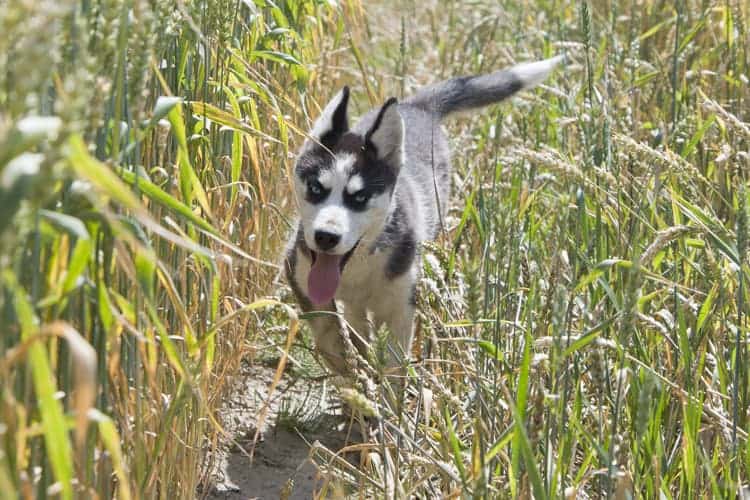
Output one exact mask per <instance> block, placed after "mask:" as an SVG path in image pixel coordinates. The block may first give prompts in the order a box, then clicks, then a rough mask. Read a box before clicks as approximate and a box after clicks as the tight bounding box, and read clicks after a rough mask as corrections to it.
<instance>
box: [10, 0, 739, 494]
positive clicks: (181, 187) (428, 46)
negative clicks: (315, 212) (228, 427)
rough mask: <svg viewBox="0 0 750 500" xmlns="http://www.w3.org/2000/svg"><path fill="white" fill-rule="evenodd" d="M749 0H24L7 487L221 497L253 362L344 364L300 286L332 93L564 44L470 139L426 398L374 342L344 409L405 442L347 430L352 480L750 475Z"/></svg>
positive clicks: (427, 277)
mask: <svg viewBox="0 0 750 500" xmlns="http://www.w3.org/2000/svg"><path fill="white" fill-rule="evenodd" d="M748 8H749V7H748V5H747V3H746V2H742V1H733V0H730V1H726V2H718V1H715V0H714V1H712V0H706V1H700V2H699V1H697V0H682V1H680V2H674V3H664V2H627V3H618V2H604V1H600V0H590V1H586V2H575V3H572V2H552V1H545V0H537V1H535V2H531V4H529V3H528V2H517V1H510V0H509V1H502V2H496V1H490V0H473V1H471V2H448V1H437V0H434V1H432V2H422V3H419V4H418V3H416V2H413V1H408V2H403V3H401V4H397V5H396V4H395V3H394V2H389V1H383V2H380V3H378V4H377V5H373V3H366V4H364V3H363V4H362V6H360V5H359V4H355V3H354V2H338V3H336V2H323V1H314V0H297V1H293V0H288V1H279V2H276V3H272V2H270V1H268V0H265V1H264V0H255V1H253V2H247V1H242V2H239V1H234V2H233V1H228V0H204V1H200V2H198V1H196V2H172V1H170V0H159V1H156V0H154V1H145V0H106V1H105V0H102V1H100V2H89V1H82V2H77V1H73V0H68V1H66V2H52V1H42V2H25V1H23V0H9V2H7V6H6V7H4V8H3V9H0V68H3V69H2V72H0V213H2V214H3V217H2V218H0V231H2V234H1V235H0V269H2V271H1V273H2V275H1V277H0V283H1V284H0V291H1V292H0V331H2V335H0V497H3V495H5V496H8V497H11V498H12V497H15V496H17V495H22V496H26V497H32V496H35V495H36V496H44V495H45V494H48V493H49V494H52V493H53V492H57V493H58V494H59V495H60V496H61V497H62V498H72V497H73V496H74V495H76V494H78V493H84V492H87V493H96V494H98V495H100V496H102V497H109V496H112V495H115V494H116V495H118V496H120V497H121V498H129V497H139V496H145V497H151V496H157V495H158V496H166V495H167V494H176V495H179V496H185V497H191V496H193V492H195V491H196V490H195V488H196V486H197V485H198V484H199V483H201V482H202V481H203V480H204V479H205V477H204V475H205V473H206V471H207V470H208V464H207V463H206V457H207V456H208V455H207V454H206V451H207V450H208V449H209V448H210V447H211V446H215V445H216V444H217V443H218V442H219V441H220V440H222V439H226V436H224V435H223V434H222V430H221V429H220V426H219V425H218V422H217V420H216V414H217V411H218V409H219V408H220V406H221V401H222V398H223V396H224V395H225V394H226V391H227V390H228V384H227V381H228V380H229V379H230V378H231V377H230V376H231V375H232V374H234V373H236V371H237V366H238V364H239V362H240V360H241V359H243V358H244V359H249V360H253V359H255V358H256V357H257V356H258V354H259V353H261V354H263V355H264V356H266V354H265V353H267V352H272V353H274V354H273V355H268V356H269V357H273V358H274V359H279V354H276V353H278V352H280V351H283V352H282V354H281V355H280V365H281V367H282V368H283V364H284V362H285V359H286V352H288V351H287V350H286V349H284V346H285V343H286V342H287V341H288V342H293V343H294V347H293V348H292V353H293V354H294V355H295V358H296V359H302V360H303V361H304V363H303V365H304V366H303V367H302V368H308V367H310V368H313V365H314V361H307V360H309V359H310V357H309V356H302V355H300V356H297V354H298V353H306V352H307V351H308V347H309V339H308V338H307V335H305V334H304V329H303V332H302V333H303V334H302V335H295V334H296V332H297V320H296V318H295V316H294V314H293V313H292V312H291V311H290V310H289V309H288V308H287V307H286V306H283V305H278V304H279V303H287V304H291V302H290V299H288V297H287V295H288V294H286V293H284V291H283V289H281V290H280V289H279V288H280V287H278V286H277V285H275V284H274V278H275V277H276V275H277V273H278V269H277V268H276V265H275V264H276V263H277V262H278V255H279V253H280V249H281V248H282V245H283V240H284V237H285V236H286V234H287V232H288V227H289V226H288V224H287V222H286V216H288V215H290V214H291V213H292V211H293V201H292V200H291V198H290V193H291V190H290V189H289V184H288V181H287V172H288V169H289V167H290V166H291V165H292V161H293V160H292V154H293V152H294V150H295V148H296V146H298V145H299V143H300V140H301V138H302V137H303V132H304V130H305V129H306V127H307V126H308V125H309V123H310V119H311V118H314V117H315V115H316V114H317V112H318V109H319V105H320V104H322V103H324V102H325V101H326V99H327V98H328V97H330V95H331V94H332V93H333V91H334V89H335V88H337V87H338V86H339V85H341V84H343V83H347V84H349V85H351V86H352V88H353V91H354V93H355V99H354V100H355V101H356V104H357V106H358V110H359V111H364V110H365V109H366V108H367V107H368V106H370V105H374V104H376V103H379V102H382V100H384V98H385V97H387V96H389V95H397V96H400V95H403V94H404V93H408V92H410V91H411V90H412V89H413V88H415V87H417V86H418V85H421V84H424V83H428V82H432V81H435V80H437V79H439V78H445V77H449V76H453V75H457V74H468V73H479V72H485V71H490V70H492V69H495V68H499V67H503V66H506V65H509V64H511V63H513V62H515V61H522V60H530V59H536V58H539V57H542V56H551V55H554V54H557V53H564V54H566V55H567V57H568V63H567V65H566V67H565V68H564V69H562V70H560V71H558V72H557V73H556V74H555V75H553V77H552V78H551V79H550V80H549V81H548V82H547V84H546V85H543V86H542V87H541V88H540V89H538V90H536V91H534V92H530V93H526V94H524V95H523V96H520V97H519V98H516V99H514V100H513V101H512V102H510V103H504V104H502V105H499V106H497V107H496V108H494V109H492V110H490V111H489V112H485V113H484V114H482V115H481V116H476V117H472V118H462V119H461V120H458V121H457V122H454V123H452V124H451V125H450V128H451V131H452V136H453V137H455V141H454V145H455V155H454V156H455V163H456V175H455V179H454V191H455V192H456V194H457V196H456V197H455V200H454V203H453V205H452V209H451V210H450V212H449V213H448V214H445V231H444V232H443V233H442V234H441V236H440V238H439V240H438V241H437V242H435V243H434V244H430V245H428V246H427V247H426V248H424V249H423V256H424V259H423V262H424V279H423V280H422V283H421V286H420V290H419V298H418V302H419V319H418V335H417V342H416V345H415V349H414V358H415V361H414V362H413V363H412V364H411V365H410V366H409V368H408V372H407V373H408V376H407V377H406V378H405V380H404V381H403V391H402V390H401V389H402V387H401V384H400V383H399V384H394V385H389V384H387V383H383V384H377V385H376V384H371V383H368V382H367V380H368V379H370V378H373V376H374V375H376V372H377V371H378V369H379V368H378V366H377V365H378V363H377V362H376V361H375V360H371V361H372V363H368V362H366V361H364V360H361V361H360V363H359V370H360V373H361V376H360V377H359V379H358V380H357V382H356V383H351V384H350V387H348V388H346V389H345V390H343V391H341V395H342V397H343V398H344V399H346V400H347V401H348V402H349V404H351V405H352V406H354V407H355V408H358V409H360V410H363V413H367V414H369V415H375V416H374V417H372V416H371V417H370V420H369V421H368V422H369V423H368V424H367V426H364V427H365V428H366V427H368V426H370V427H372V428H374V430H373V431H372V432H366V433H365V436H364V437H365V444H364V445H358V446H355V447H352V448H353V449H356V450H357V451H358V452H359V451H362V453H358V454H356V455H354V454H351V455H349V456H348V457H347V455H346V454H345V453H341V454H338V455H337V454H335V452H337V451H338V450H326V449H324V448H322V447H316V448H315V450H314V455H313V456H314V458H315V459H316V461H317V463H318V464H319V466H320V468H321V473H322V475H323V477H324V478H325V479H326V481H325V482H324V484H323V491H322V494H324V495H325V494H328V495H332V494H339V493H341V492H342V491H344V492H347V491H348V492H352V493H356V494H357V495H359V496H360V497H363V498H370V497H374V498H382V497H399V498H405V497H410V496H413V495H416V496H418V497H420V498H442V497H459V496H474V497H491V498H497V497H499V498H508V497H511V498H512V497H519V496H520V497H530V496H533V497H535V498H547V497H562V496H564V497H566V498H578V497H581V498H585V497H587V496H588V497H602V496H614V497H615V498H628V497H629V496H631V495H632V496H636V497H644V498H657V497H660V496H663V497H666V498H673V497H675V498H699V497H729V498H735V497H737V496H738V495H740V494H742V492H746V489H747V488H750V441H748V434H747V433H748V431H750V413H749V412H750V389H749V388H748V357H747V356H748V352H747V339H748V320H747V315H748V312H749V311H748V309H750V307H749V306H748V304H749V300H748V299H749V297H748V290H747V288H748V278H750V267H749V266H748V242H747V236H748V229H747V216H748V207H747V205H748V196H749V194H748V190H747V182H748V175H749V170H748V169H749V168H750V156H749V155H750V153H748V151H749V147H748V146H749V145H750V105H749V104H750V82H749V81H748V78H749V77H750V52H749V48H750V47H749V45H750V35H749V34H748V28H747V25H748V19H749V17H748V16H749V15H750V11H748ZM360 9H365V10H364V12H362V11H361V10H360ZM393 76H395V77H396V78H393ZM173 96H175V97H173ZM6 214H7V215H6ZM269 294H277V295H278V296H280V298H281V300H277V299H274V300H271V299H265V300H264V299H262V298H263V297H267V296H268V295H269ZM277 298H278V297H277ZM376 344H377V343H376ZM375 351H377V349H375ZM373 358H377V356H373ZM308 365H309V366H308ZM371 365H372V366H371ZM279 373H281V370H280V371H279ZM318 374H319V371H318V370H314V369H310V370H307V369H301V370H300V369H296V370H294V371H290V370H289V369H287V370H285V375H284V376H294V377H301V378H304V379H305V380H309V381H310V383H313V381H312V380H311V379H312V377H313V376H317V375H318ZM394 395H395V397H394ZM290 413H293V411H290ZM355 413H356V412H355ZM300 415H303V416H301V417H300V419H304V420H305V422H300V424H305V425H310V423H309V418H310V416H309V415H308V414H305V413H304V412H301V413H300ZM372 424H374V425H372ZM284 425H294V419H290V418H289V415H286V416H285V418H284ZM363 450H364V451H363ZM344 457H347V458H349V459H350V460H356V461H357V465H358V466H357V467H352V466H351V465H350V462H348V461H346V460H345V459H344ZM7 492H10V493H7ZM3 498H4V497H3Z"/></svg>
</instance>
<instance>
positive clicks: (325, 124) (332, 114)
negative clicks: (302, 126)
mask: <svg viewBox="0 0 750 500" xmlns="http://www.w3.org/2000/svg"><path fill="white" fill-rule="evenodd" d="M348 104H349V87H344V88H343V89H341V91H340V92H339V93H338V94H336V96H335V97H334V98H333V99H331V101H330V102H329V103H328V104H327V105H326V107H325V108H324V109H323V112H322V113H321V114H320V116H319V117H318V119H317V120H315V125H313V128H312V130H311V131H310V137H312V138H313V139H314V140H315V141H317V142H320V143H321V144H323V145H324V146H325V147H327V148H329V149H331V148H333V146H335V145H336V142H337V141H338V140H339V138H340V137H341V136H342V135H343V134H344V132H347V131H348V130H349V122H348V120H347V106H348Z"/></svg>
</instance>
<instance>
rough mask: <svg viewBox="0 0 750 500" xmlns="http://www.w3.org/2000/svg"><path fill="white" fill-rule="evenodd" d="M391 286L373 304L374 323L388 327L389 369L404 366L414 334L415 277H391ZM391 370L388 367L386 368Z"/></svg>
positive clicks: (387, 359) (387, 357) (409, 353)
mask: <svg viewBox="0 0 750 500" xmlns="http://www.w3.org/2000/svg"><path fill="white" fill-rule="evenodd" d="M393 284H394V286H393V287H392V288H389V289H388V293H387V295H384V296H383V297H381V300H379V301H377V303H375V304H374V305H373V314H374V316H375V324H376V325H377V326H378V328H380V326H382V325H385V326H386V327H388V331H389V336H388V352H387V355H386V368H388V369H393V368H396V367H400V366H403V365H404V362H405V361H406V360H408V359H409V357H410V355H411V342H412V338H413V336H414V315H415V312H416V303H415V295H414V294H415V286H416V277H415V276H402V277H400V278H398V279H397V280H394V283H393ZM389 371H392V370H389Z"/></svg>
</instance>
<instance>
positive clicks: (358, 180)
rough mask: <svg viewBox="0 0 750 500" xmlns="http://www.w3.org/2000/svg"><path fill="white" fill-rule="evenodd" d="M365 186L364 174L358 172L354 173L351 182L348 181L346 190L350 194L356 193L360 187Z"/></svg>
mask: <svg viewBox="0 0 750 500" xmlns="http://www.w3.org/2000/svg"><path fill="white" fill-rule="evenodd" d="M363 187H365V181H364V180H363V179H362V176H361V175H359V174H357V175H353V176H352V177H351V178H350V179H349V182H347V183H346V190H347V192H348V193H349V194H354V193H356V192H357V191H359V190H360V189H362V188H363Z"/></svg>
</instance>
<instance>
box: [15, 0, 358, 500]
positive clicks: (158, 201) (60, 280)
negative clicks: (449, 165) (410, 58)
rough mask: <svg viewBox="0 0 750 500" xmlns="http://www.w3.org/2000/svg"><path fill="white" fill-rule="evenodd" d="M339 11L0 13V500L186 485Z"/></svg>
mask: <svg viewBox="0 0 750 500" xmlns="http://www.w3.org/2000/svg"><path fill="white" fill-rule="evenodd" d="M346 9H347V7H346V5H342V6H340V7H339V8H338V9H334V8H332V6H330V5H328V4H326V3H325V2H321V1H314V0H299V1H289V2H277V3H276V4H274V3H271V2H265V1H263V0H258V1H256V2H240V1H233V0H215V1H214V0H210V1H195V2H182V1H170V0H159V1H146V0H104V1H97V2H90V1H77V0H67V1H63V2H60V1H57V0H54V1H52V0H50V1H39V2H28V1H25V0H9V2H5V3H4V4H3V7H2V9H0V68H2V70H1V71H0V213H2V216H1V217H0V231H2V235H1V237H0V268H2V274H1V276H0V331H2V335H1V336H0V498H14V497H16V496H17V495H21V496H23V497H25V498H32V497H34V496H37V497H38V498H43V497H45V496H46V495H52V494H53V493H55V492H57V493H58V494H59V496H60V497H61V498H66V499H67V498H73V497H74V496H76V497H78V496H82V497H92V496H93V495H94V494H97V495H98V496H99V497H100V498H108V497H111V496H113V495H114V494H116V495H117V496H119V497H120V498H123V499H125V498H138V497H148V498H152V497H155V496H160V497H165V496H166V495H168V494H169V495H172V494H178V495H179V496H181V497H192V496H193V495H194V492H195V491H196V485H197V484H198V483H199V482H200V481H201V480H202V479H204V478H203V477H202V475H205V471H206V470H207V467H206V466H205V465H206V464H205V463H204V461H205V460H206V456H207V455H206V453H205V452H206V450H208V449H210V447H211V444H212V443H215V442H216V441H217V439H218V438H219V436H220V435H221V429H220V427H219V426H218V424H217V422H216V420H215V414H216V411H217V408H218V406H219V405H220V403H221V400H222V396H223V394H224V392H225V391H226V388H225V382H226V381H227V380H228V377H227V374H231V373H233V371H235V370H236V368H237V365H238V363H239V360H240V359H241V358H242V357H243V356H245V355H247V353H248V349H247V348H246V346H245V345H244V343H245V342H246V339H247V338H248V337H249V336H252V335H255V334H256V332H257V331H258V329H260V328H261V327H262V326H263V320H262V319H261V318H260V317H258V316H254V315H253V313H252V311H253V310H256V309H258V308H261V307H262V308H269V307H273V303H270V302H256V300H257V299H258V298H261V297H263V296H264V295H266V294H267V293H268V292H269V291H271V289H272V288H271V283H272V279H273V277H274V276H275V275H276V273H277V272H278V271H277V266H276V264H275V263H274V262H273V261H275V260H276V258H275V257H274V255H275V254H276V252H277V251H278V248H279V247H280V245H281V243H280V241H281V240H282V239H283V238H284V237H285V236H286V232H287V226H286V225H285V222H284V220H285V219H284V218H283V217H282V216H281V214H286V213H289V212H290V207H289V204H290V201H289V199H288V197H287V193H288V185H287V183H286V180H285V179H286V167H288V166H289V152H290V150H291V148H292V146H291V145H290V142H291V141H292V140H293V138H294V137H296V136H297V135H298V133H297V129H296V128H295V126H296V125H300V126H306V124H307V123H308V121H309V120H308V117H307V109H308V107H311V108H312V110H311V113H313V114H315V113H317V109H316V108H315V107H314V106H315V104H314V103H315V102H317V101H318V100H319V99H318V98H317V96H316V93H317V89H318V88H319V86H320V81H319V75H320V74H321V72H324V71H325V67H326V64H327V59H326V58H327V55H326V54H329V53H332V52H333V49H335V48H336V47H337V46H338V45H340V44H341V43H342V35H341V33H342V32H343V26H344V24H343V15H344V12H345V11H346ZM312 63H315V64H314V65H313V64H312ZM295 140H296V139H295ZM282 317H283V315H282Z"/></svg>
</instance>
